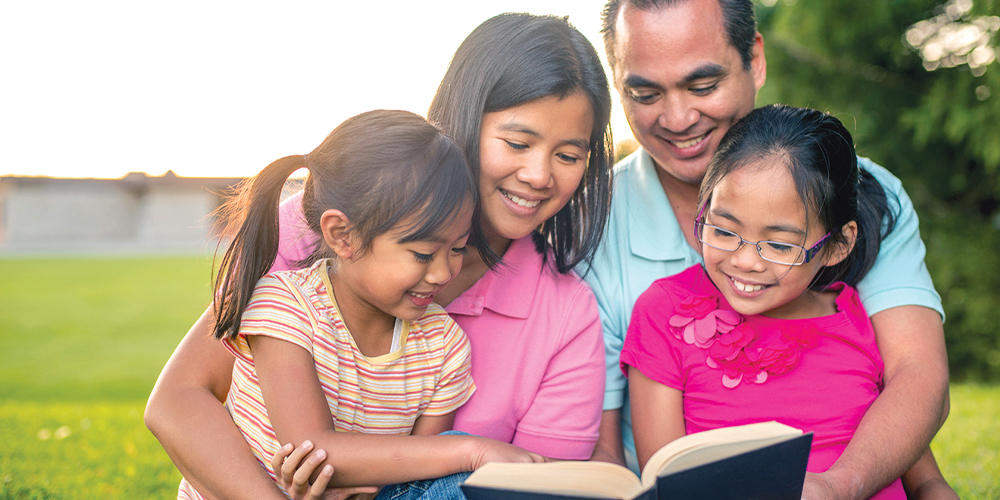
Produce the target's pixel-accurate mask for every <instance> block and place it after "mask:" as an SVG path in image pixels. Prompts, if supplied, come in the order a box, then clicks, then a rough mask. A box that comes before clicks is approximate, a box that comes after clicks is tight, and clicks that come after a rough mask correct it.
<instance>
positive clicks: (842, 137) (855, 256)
mask: <svg viewBox="0 0 1000 500" xmlns="http://www.w3.org/2000/svg"><path fill="white" fill-rule="evenodd" d="M767 159H779V160H781V161H783V162H784V163H785V165H786V166H787V167H788V169H789V171H790V172H791V174H792V178H793V179H794V180H795V188H796V190H797V191H798V194H799V197H800V198H801V199H802V203H803V204H804V205H805V207H806V214H809V213H811V212H813V211H815V213H816V215H817V218H818V219H819V221H820V223H822V224H823V227H824V228H826V229H827V230H828V231H831V232H832V234H831V235H830V242H829V243H828V244H827V245H828V248H830V247H829V245H843V244H845V243H846V237H845V235H844V234H843V231H842V230H841V229H842V228H843V227H844V224H847V223H848V222H850V221H852V220H853V221H857V224H858V236H857V240H856V242H855V244H854V249H853V250H852V251H851V253H850V255H848V256H847V258H845V259H844V260H842V261H841V262H840V263H838V264H836V265H833V266H828V267H824V268H823V269H822V270H821V271H820V272H819V274H818V275H817V276H816V279H815V280H814V281H813V284H812V285H811V288H813V289H823V288H825V287H827V286H829V285H830V284H832V283H833V282H835V281H843V282H845V283H847V284H849V285H851V286H854V285H857V283H858V282H859V281H861V279H862V278H864V277H865V275H866V274H868V271H870V270H871V268H872V265H874V264H875V258H876V257H877V256H878V250H879V246H880V245H881V243H882V238H884V237H885V236H886V235H887V234H889V232H891V231H892V228H893V226H895V217H894V216H893V213H892V211H891V210H889V201H888V199H887V198H886V194H885V191H884V190H883V189H882V186H881V185H879V183H878V181H877V180H875V178H874V177H872V175H871V174H870V173H868V172H867V171H865V170H861V169H860V168H858V157H857V155H856V154H855V152H854V141H853V139H852V138H851V133H850V132H848V131H847V129H846V128H844V125H843V124H842V123H840V120H838V119H836V118H834V117H833V116H830V115H828V114H826V113H823V112H821V111H817V110H815V109H807V108H793V107H791V106H784V105H769V106H764V107H762V108H758V109H755V110H754V111H753V112H751V113H750V114H749V115H747V116H746V117H744V118H743V119H742V120H740V121H739V122H738V123H737V124H736V125H735V126H733V127H732V128H730V129H729V131H728V132H727V133H726V135H725V136H724V137H723V138H722V142H721V143H720V144H719V149H718V151H716V153H715V156H714V157H713V158H712V162H711V164H710V165H709V167H708V172H707V173H706V174H705V180H704V181H703V182H702V184H701V192H700V193H699V195H698V203H699V208H700V209H704V208H705V207H706V206H707V205H708V203H709V201H711V200H710V199H709V198H710V196H711V194H712V190H714V189H715V186H717V185H718V184H719V182H720V181H721V180H722V179H723V178H725V177H726V176H727V175H729V174H730V173H732V172H734V171H736V170H739V169H741V168H743V167H748V166H751V165H754V164H756V163H758V162H760V161H762V160H767Z"/></svg>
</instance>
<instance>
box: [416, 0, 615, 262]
mask: <svg viewBox="0 0 1000 500" xmlns="http://www.w3.org/2000/svg"><path fill="white" fill-rule="evenodd" d="M574 93H581V94H582V95H584V96H585V97H586V98H587V100H588V101H589V102H590V105H591V106H592V108H593V112H594V128H593V130H592V131H591V134H590V161H589V163H588V165H587V168H586V170H585V171H584V174H583V179H582V180H581V182H580V186H579V187H578V188H577V190H576V192H575V193H574V194H573V197H572V198H570V200H569V202H568V203H567V204H566V206H565V207H563V208H562V209H561V210H560V211H559V212H558V213H557V214H556V215H555V216H553V217H552V218H551V219H549V220H548V221H546V222H545V223H544V224H543V225H542V227H540V228H539V230H538V231H537V232H536V233H535V234H534V235H533V236H534V241H535V247H536V248H537V249H538V251H539V252H540V253H541V254H542V255H543V256H544V257H546V258H547V255H548V252H547V249H548V248H549V247H551V248H552V250H553V256H554V260H555V265H556V268H557V269H558V270H559V272H561V273H567V272H569V271H570V270H571V269H572V268H573V266H575V265H576V264H578V263H579V262H580V261H582V260H589V259H590V258H591V257H592V256H593V254H594V252H595V251H596V249H597V244H598V243H599V242H600V240H601V237H602V235H603V233H604V226H605V224H606V222H607V219H608V212H609V210H610V208H611V167H612V166H613V164H614V153H613V144H614V143H613V141H612V138H611V128H610V127H609V122H610V115H611V92H610V91H609V90H608V80H607V77H606V76H605V74H604V69H603V67H602V66H601V61H600V59H599V58H598V56H597V52H596V51H595V50H594V47H593V46H592V45H591V44H590V42H589V41H587V39H586V38H585V37H584V36H583V35H581V34H580V32H579V31H577V30H576V28H574V27H573V26H572V25H570V24H569V22H567V20H566V19H565V18H559V17H552V16H533V15H529V14H501V15H499V16H496V17H493V18H491V19H489V20H487V21H486V22H484V23H483V24H481V25H479V27H477V28H476V29H475V30H473V32H472V33H470V34H469V36H468V37H466V39H465V41H463V42H462V45H461V46H459V47H458V50H457V51H456V52H455V56H454V58H452V61H451V65H450V66H449V67H448V72H447V73H445V76H444V79H443V80H441V86H440V87H438V91H437V93H436V94H435V95H434V100H433V102H432V103H431V107H430V109H429V110H428V112H427V118H428V119H429V120H431V121H432V122H434V123H437V124H439V125H440V126H441V128H442V129H443V130H444V131H445V132H446V133H447V134H448V135H450V136H451V137H453V138H454V139H455V142H457V143H458V144H459V145H460V146H461V147H462V149H463V150H464V151H465V155H466V157H467V158H468V159H469V164H470V165H471V167H472V171H473V172H474V174H475V175H476V178H478V177H479V139H480V133H481V131H482V122H483V114H485V113H492V112H496V111H503V110H505V109H509V108H513V107H515V106H519V105H521V104H525V103H527V102H530V101H533V100H535V99H541V98H544V97H550V96H557V97H559V98H564V97H566V96H569V95H572V94H574ZM477 220H479V219H477ZM479 229H480V228H478V227H477V228H476V229H475V230H474V232H473V234H472V236H471V237H470V242H471V244H472V245H473V246H475V247H476V248H477V249H478V250H479V253H480V255H482V257H483V260H484V261H486V262H487V263H488V264H489V263H493V262H496V261H497V256H496V255H495V254H494V253H493V251H492V250H490V248H489V245H487V244H486V241H485V237H484V236H483V234H482V232H481V231H480V230H479Z"/></svg>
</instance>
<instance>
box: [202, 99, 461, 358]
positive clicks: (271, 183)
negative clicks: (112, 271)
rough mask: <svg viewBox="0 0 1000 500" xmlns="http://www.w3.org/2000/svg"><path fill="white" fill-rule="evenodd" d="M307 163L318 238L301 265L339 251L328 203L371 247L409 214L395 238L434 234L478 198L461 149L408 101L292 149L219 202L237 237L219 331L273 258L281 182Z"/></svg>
mask: <svg viewBox="0 0 1000 500" xmlns="http://www.w3.org/2000/svg"><path fill="white" fill-rule="evenodd" d="M300 168H307V169H309V176H308V177H307V178H306V183H305V187H304V188H303V194H302V211H303V215H304V217H305V223H306V225H307V226H308V227H309V229H310V230H311V231H312V232H313V233H315V236H316V237H317V238H318V240H319V241H318V243H317V245H316V249H315V250H314V251H313V254H312V255H311V256H309V257H308V258H307V259H306V260H304V261H303V262H301V264H302V265H309V264H311V263H313V262H315V261H316V260H318V259H320V258H323V257H332V256H334V254H333V252H332V251H331V250H330V249H329V248H328V247H327V246H326V245H325V244H324V243H323V236H322V229H321V227H320V218H321V217H322V216H323V212H325V211H327V210H329V209H332V208H333V209H337V210H340V211H341V212H343V213H344V215H346V216H347V218H348V220H349V221H350V227H349V229H348V230H349V231H350V232H351V234H352V236H353V237H354V238H356V239H355V241H357V242H358V251H360V252H362V253H364V252H366V251H368V250H370V249H371V243H372V240H374V239H375V237H377V236H378V235H381V234H384V233H386V232H388V231H389V230H390V229H393V228H394V227H396V226H397V225H398V224H401V223H404V222H405V223H406V226H405V227H403V228H402V230H401V231H400V234H399V236H398V241H400V242H407V241H416V240H424V239H428V238H430V237H432V236H433V235H434V234H435V233H436V232H437V231H438V230H439V229H440V228H441V227H442V226H444V225H446V224H448V223H450V222H452V221H453V220H454V218H455V217H456V216H457V215H458V214H459V213H460V212H461V210H462V208H463V207H467V206H469V205H470V204H472V205H476V204H477V201H478V186H477V184H476V180H475V178H474V177H473V175H472V171H471V170H470V169H469V166H468V163H467V162H466V160H465V156H464V155H463V154H462V150H461V149H459V147H458V145H456V144H455V143H454V141H452V140H451V139H449V138H448V137H447V136H445V135H444V133H442V132H441V131H440V130H439V129H438V128H437V127H435V126H434V125H431V124H430V123H428V122H427V121H426V120H424V119H423V118H421V117H419V116H417V115H415V114H413V113H410V112H407V111H386V110H378V111H369V112H367V113H362V114H360V115H357V116H355V117H352V118H349V119H348V120H347V121H345V122H344V123H342V124H340V126H338V127H337V128H336V129H334V130H333V132H331V133H330V135H328V136H327V137H326V139H325V140H323V143H322V144H320V145H319V146H318V147H317V148H316V149H314V150H313V151H312V152H311V153H309V154H308V155H305V156H303V155H294V156H286V157H285V158H282V159H280V160H277V161H275V162H273V163H271V164H270V165H268V166H267V167H265V168H264V170H261V172H260V173H259V174H257V175H256V176H254V177H252V178H250V179H248V180H246V181H245V182H243V183H242V184H241V185H240V186H238V187H237V190H236V193H235V195H234V196H233V197H231V198H230V199H229V200H228V201H227V202H226V203H225V204H224V205H223V206H222V207H221V208H220V211H219V213H220V214H221V215H222V217H223V218H224V220H225V228H226V229H225V231H224V234H226V235H228V236H230V237H231V238H232V242H231V243H230V245H229V248H228V250H226V254H225V256H224V257H223V258H222V261H221V263H220V266H219V271H218V275H217V276H216V282H215V290H217V293H216V295H215V298H214V302H213V305H214V306H215V311H216V314H215V319H216V322H215V329H214V332H213V333H214V335H215V337H216V338H225V337H230V336H233V335H236V333H237V331H238V330H239V325H240V318H241V317H242V316H243V311H244V310H245V309H246V307H247V304H248V303H249V301H250V295H251V294H252V293H253V288H254V285H255V284H256V283H257V280H259V279H260V278H261V277H262V276H264V274H265V273H267V271H268V270H269V269H270V268H271V266H272V264H273V263H274V259H275V257H276V256H277V253H278V203H279V201H280V197H281V190H282V187H283V185H284V183H285V180H286V179H287V178H288V176H289V175H291V174H292V172H295V171H296V170H298V169H300Z"/></svg>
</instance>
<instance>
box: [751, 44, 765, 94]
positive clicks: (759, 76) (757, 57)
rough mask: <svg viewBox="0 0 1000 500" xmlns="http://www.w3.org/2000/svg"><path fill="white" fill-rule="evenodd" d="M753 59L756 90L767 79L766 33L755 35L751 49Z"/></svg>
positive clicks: (752, 67) (752, 70)
mask: <svg viewBox="0 0 1000 500" xmlns="http://www.w3.org/2000/svg"><path fill="white" fill-rule="evenodd" d="M751 53H752V54H753V59H752V60H751V61H750V71H751V72H752V73H753V85H754V87H755V88H756V90H760V88H761V87H763V86H764V82H765V81H766V80H767V60H766V59H764V35H761V34H760V32H758V33H757V34H756V36H754V39H753V49H751Z"/></svg>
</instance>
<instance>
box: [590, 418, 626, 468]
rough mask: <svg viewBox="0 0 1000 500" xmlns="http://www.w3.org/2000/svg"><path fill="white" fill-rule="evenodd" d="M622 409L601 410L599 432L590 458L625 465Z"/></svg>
mask: <svg viewBox="0 0 1000 500" xmlns="http://www.w3.org/2000/svg"><path fill="white" fill-rule="evenodd" d="M621 419H622V411H621V410H619V409H615V410H604V411H603V412H601V427H600V429H599V430H598V432H599V433H600V434H599V435H598V436H597V445H596V446H594V454H593V455H591V456H590V459H591V460H596V461H599V462H611V463H613V464H618V465H621V466H622V467H625V450H624V445H623V444H622V422H621Z"/></svg>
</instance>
